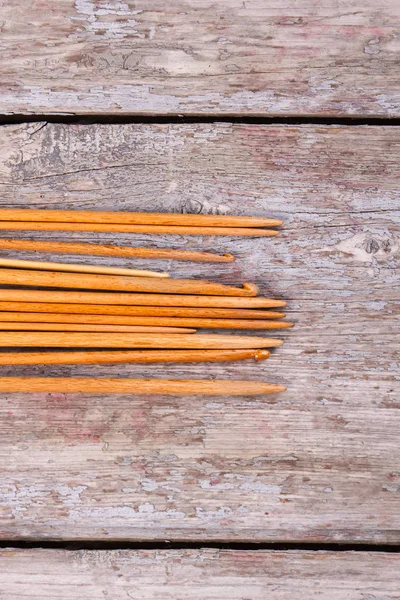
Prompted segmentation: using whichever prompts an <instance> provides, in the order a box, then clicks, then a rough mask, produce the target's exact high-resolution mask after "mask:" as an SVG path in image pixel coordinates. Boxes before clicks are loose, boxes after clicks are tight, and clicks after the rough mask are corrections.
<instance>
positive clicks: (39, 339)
mask: <svg viewBox="0 0 400 600" xmlns="http://www.w3.org/2000/svg"><path fill="white" fill-rule="evenodd" d="M282 344H283V342H282V341H281V340H276V339H271V338H264V337H255V336H239V335H200V334H196V335H186V334H178V333H165V334H156V333H75V332H74V333H62V332H33V333H31V332H26V331H24V332H18V331H17V332H14V331H12V332H0V347H1V346H4V347H26V348H29V347H35V346H36V347H38V348H173V349H177V350H180V349H186V348H193V349H198V350H233V349H240V348H245V349H247V350H250V349H252V348H256V349H259V348H273V347H278V346H282Z"/></svg>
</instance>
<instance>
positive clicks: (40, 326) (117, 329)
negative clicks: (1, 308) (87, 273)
mask: <svg viewBox="0 0 400 600" xmlns="http://www.w3.org/2000/svg"><path fill="white" fill-rule="evenodd" d="M0 316H1V315H0ZM1 331H81V332H84V331H90V332H94V333H100V332H102V331H104V332H105V333H196V329H189V328H184V327H179V326H177V327H173V326H159V325H146V324H143V325H102V324H97V325H93V324H84V323H53V322H50V323H38V322H33V323H32V322H21V321H20V322H17V323H12V322H11V323H10V322H9V321H7V322H1V321H0V332H1Z"/></svg>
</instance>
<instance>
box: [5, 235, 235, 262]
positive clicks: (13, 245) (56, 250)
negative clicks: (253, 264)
mask: <svg viewBox="0 0 400 600" xmlns="http://www.w3.org/2000/svg"><path fill="white" fill-rule="evenodd" d="M0 249H2V250H16V251H25V252H51V253H53V254H60V253H65V254H90V255H96V256H111V257H114V258H117V257H123V258H146V259H147V258H153V259H159V260H160V259H161V260H183V261H191V262H201V263H230V262H233V261H234V260H235V258H234V256H232V254H222V255H221V254H213V253H211V252H196V251H192V250H171V249H169V248H131V247H129V246H109V245H107V246H105V245H99V244H76V243H71V242H46V241H41V240H40V241H39V240H38V241H36V240H7V239H0Z"/></svg>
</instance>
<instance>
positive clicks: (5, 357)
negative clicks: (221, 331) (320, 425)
mask: <svg viewBox="0 0 400 600" xmlns="http://www.w3.org/2000/svg"><path fill="white" fill-rule="evenodd" d="M269 356H270V352H269V351H268V350H131V351H129V350H128V351H118V350H112V351H111V352H107V351H104V350H103V351H85V352H77V351H73V352H0V365H61V364H86V365H92V364H102V363H123V362H126V363H141V364H151V363H198V362H231V361H237V360H248V359H251V358H253V359H254V360H265V359H266V358H268V357H269Z"/></svg>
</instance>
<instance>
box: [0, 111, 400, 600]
mask: <svg viewBox="0 0 400 600" xmlns="http://www.w3.org/2000/svg"><path fill="white" fill-rule="evenodd" d="M398 165H399V145H398V128H395V127H387V128H385V127H320V126H302V127H294V126H256V125H253V126H232V125H230V124H208V125H206V124H202V125H200V124H197V125H195V124H187V125H118V126H110V125H86V126H85V125H73V126H68V125H57V124H48V125H46V124H45V123H42V124H37V123H36V124H23V125H12V126H6V127H3V128H1V130H0V180H1V182H2V183H1V187H0V192H1V203H2V205H4V206H11V207H12V206H29V207H38V208H39V207H48V208H50V207H52V208H77V209H78V208H86V209H88V208H92V209H99V210H100V209H104V210H107V209H109V210H113V209H114V210H163V211H178V212H180V211H184V212H196V211H202V212H219V213H231V214H253V215H268V216H272V217H278V218H279V217H282V218H284V219H285V222H286V226H285V229H284V231H283V232H282V235H281V237H280V238H277V239H248V240H244V239H241V240H239V239H230V238H215V239H213V238H209V237H207V238H206V237H204V238H201V237H200V238H195V237H191V238H189V237H178V236H177V237H167V236H160V237H156V236H143V235H142V236H139V235H135V236H133V235H132V236H129V235H127V234H120V235H118V236H116V235H115V234H110V235H106V234H102V235H91V234H72V235H71V234H69V233H68V234H60V233H48V234H43V233H42V234H40V235H36V236H35V234H33V233H32V232H30V233H27V234H25V235H26V237H27V238H33V237H35V239H61V240H65V241H68V240H70V239H76V240H85V241H87V240H92V241H100V240H101V241H103V242H105V241H107V240H108V241H113V242H117V243H121V244H122V243H124V244H128V243H131V244H135V245H141V244H143V245H156V246H159V247H168V246H173V247H176V248H188V249H204V250H211V249H212V250H215V251H217V252H221V253H223V252H232V253H233V254H235V255H236V256H237V260H236V262H234V263H232V264H228V265H202V264H188V263H173V262H166V261H154V263H153V262H149V261H144V260H137V261H127V260H122V259H115V260H110V259H106V258H104V259H103V258H101V257H94V258H93V259H92V262H96V263H97V264H115V265H121V266H122V265H125V266H127V265H132V266H137V267H138V268H150V267H153V268H167V269H169V270H170V271H172V272H173V274H174V276H182V277H183V276H190V277H198V278H199V277H203V278H207V277H209V278H211V279H212V280H215V281H219V282H225V283H232V284H238V283H241V282H243V281H249V280H252V281H255V282H256V283H258V284H259V285H260V287H261V290H262V292H263V293H264V294H268V295H273V296H276V297H282V298H286V299H287V300H288V310H287V313H288V317H289V318H290V320H294V321H295V322H296V327H295V328H294V329H293V330H290V331H288V332H285V333H283V334H282V336H281V337H282V338H285V340H286V344H285V345H284V346H283V348H281V349H279V350H278V351H276V352H274V353H273V356H272V357H271V358H270V359H269V360H268V361H266V362H265V363H264V364H260V363H254V362H245V363H241V364H232V365H228V366H227V365H217V364H213V365H207V366H204V365H203V366H202V365H166V366H163V365H151V366H150V365H148V366H144V365H125V366H120V365H110V366H101V367H100V366H98V367H97V366H89V365H87V366H82V367H78V366H65V367H55V366H54V367H53V366H47V367H18V368H17V367H15V368H12V369H11V368H7V367H2V368H1V370H0V373H1V374H2V375H9V374H14V375H19V374H27V375H65V376H66V375H69V374H71V375H72V374H75V375H88V376H90V375H96V376H104V377H106V376H113V375H116V376H118V375H121V376H133V377H138V376H145V377H147V376H149V377H159V378H164V377H172V378H173V377H177V378H179V377H185V378H190V377H193V378H196V377H202V376H204V377H206V378H214V377H221V378H226V377H231V378H232V385H234V383H233V382H234V380H235V379H245V378H247V377H248V378H249V379H260V380H270V381H274V382H277V383H283V384H286V385H287V386H288V391H287V392H286V393H284V394H281V395H280V396H276V397H274V396H272V397H265V398H259V399H251V398H246V397H243V398H231V397H229V395H227V396H225V397H217V398H214V399H210V398H201V397H191V398H189V397H188V398H172V397H159V396H157V397H156V396H154V397H143V398H140V397H137V396H132V397H129V396H128V397H126V396H98V397H95V396H77V395H63V394H35V395H29V394H28V395H23V394H7V395H3V396H2V398H1V408H0V412H1V418H0V463H1V464H0V469H1V472H2V480H1V488H0V489H1V491H0V514H1V518H2V521H1V536H2V537H3V539H10V538H15V539H18V538H19V539H32V538H38V539H45V538H62V539H71V538H79V539H100V540H101V539H104V540H107V539H121V540H123V539H128V540H138V539H148V540H164V539H175V540H187V539H196V540H201V539H213V540H259V541H268V540H295V541H351V542H383V543H396V542H397V543H398V542H399V511H398V493H399V484H400V478H399V467H398V465H399V447H398V425H397V422H396V416H397V413H398V408H399V404H398V400H399V395H398V376H399V371H398V364H397V362H396V361H397V355H396V352H397V351H398V340H397V339H396V336H397V331H398V326H397V329H396V325H395V323H396V321H395V318H396V311H397V310H398V300H399V293H398V289H399V288H398V278H397V274H396V261H397V259H398V253H399V243H398V212H396V211H398V198H399V195H398V175H399V173H398V170H399V166H398ZM13 236H15V232H12V233H11V232H10V233H9V235H8V237H13ZM11 255H12V254H11V253H7V252H4V256H11ZM13 256H18V257H24V258H33V257H34V255H33V254H28V253H18V255H17V254H13ZM47 258H48V259H52V258H54V259H58V260H64V261H65V260H66V256H65V255H64V256H61V255H59V256H51V255H50V256H49V255H47ZM70 260H71V262H72V261H74V262H77V261H80V262H82V263H84V262H85V260H87V259H86V258H85V257H84V256H76V257H71V258H70ZM227 392H229V390H227ZM366 597H367V596H366Z"/></svg>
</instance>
